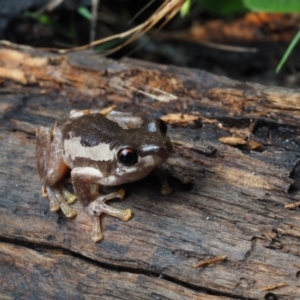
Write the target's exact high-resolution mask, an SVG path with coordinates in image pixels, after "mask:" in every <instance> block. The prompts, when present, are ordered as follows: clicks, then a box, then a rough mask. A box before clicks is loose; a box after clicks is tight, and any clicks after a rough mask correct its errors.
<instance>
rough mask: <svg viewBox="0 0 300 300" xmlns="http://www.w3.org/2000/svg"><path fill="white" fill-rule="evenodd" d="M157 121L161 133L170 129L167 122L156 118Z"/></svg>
mask: <svg viewBox="0 0 300 300" xmlns="http://www.w3.org/2000/svg"><path fill="white" fill-rule="evenodd" d="M156 122H157V124H158V127H159V129H160V131H161V133H163V134H166V133H167V129H168V127H167V124H166V122H165V121H163V120H161V119H156Z"/></svg>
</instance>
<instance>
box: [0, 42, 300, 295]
mask: <svg viewBox="0 0 300 300" xmlns="http://www.w3.org/2000/svg"><path fill="white" fill-rule="evenodd" d="M0 64H1V65H0V67H1V68H0V83H1V89H0V92H1V96H0V122H1V132H0V153H1V156H0V216H1V217H0V242H1V243H0V261H1V264H0V276H1V280H0V293H1V296H2V297H3V299H28V298H30V297H33V296H32V295H36V299H50V298H53V299H54V298H55V299H68V298H72V299H77V298H78V299H83V298H88V299H90V298H91V299H92V298H98V297H100V296H101V299H118V298H122V299H153V298H155V297H156V298H160V299H165V298H168V299H209V300H216V299H218V300H223V299H263V298H264V297H266V299H267V297H268V294H269V296H270V293H273V295H276V296H277V298H278V299H280V300H282V299H298V298H299V295H300V288H299V274H300V259H299V254H300V250H299V249H300V247H299V239H300V216H299V211H298V210H297V206H296V207H295V209H287V208H285V205H286V204H293V203H296V202H298V201H299V200H300V192H299V191H300V190H299V188H300V184H299V178H300V168H299V161H300V143H299V124H300V104H299V103H300V94H299V91H292V90H287V89H283V88H276V87H266V86H262V85H259V84H253V83H242V82H238V81H234V80H231V79H228V78H224V77H219V76H215V75H212V74H209V73H206V72H203V71H199V70H190V69H183V68H177V67H172V66H162V65H156V64H152V63H148V62H141V61H136V60H130V59H125V60H121V61H118V62H117V61H112V60H109V59H105V58H99V57H98V56H96V55H94V54H93V53H92V52H85V53H71V54H68V55H64V56H58V55H54V54H51V53H45V52H42V51H36V50H33V49H24V48H19V49H11V48H10V47H7V46H2V50H0ZM112 104H115V105H117V107H118V108H119V109H123V110H127V111H133V112H139V113H140V114H142V115H146V116H151V117H163V118H164V119H165V120H166V121H167V122H168V123H170V124H172V125H170V126H169V127H170V128H169V135H170V137H171V139H172V141H173V143H174V148H175V151H174V152H175V153H174V156H173V157H172V158H171V159H170V161H169V163H170V164H171V165H173V166H174V167H176V168H177V169H179V170H183V171H184V172H185V173H186V174H189V175H190V176H192V177H193V186H192V188H190V189H185V188H184V187H183V186H182V185H181V184H179V182H178V181H176V180H175V179H174V180H173V179H171V184H172V186H173V188H174V192H173V194H171V195H169V196H162V195H160V193H159V184H158V182H157V180H156V179H155V178H145V179H143V180H141V181H139V182H136V183H132V184H127V185H126V186H125V189H126V191H127V196H126V197H125V199H123V200H120V201H117V200H116V201H113V203H114V204H113V205H115V206H116V207H120V208H130V209H131V210H132V212H133V217H132V218H131V219H130V220H129V221H128V222H122V221H120V220H118V219H115V218H112V217H109V216H105V215H104V216H103V217H102V219H101V222H102V229H103V233H104V240H103V241H101V242H100V243H93V242H92V241H91V239H90V229H91V228H90V227H91V221H90V219H89V217H88V216H87V214H86V213H85V211H84V210H83V209H82V208H81V206H80V204H79V203H76V202H75V203H74V205H73V207H74V208H75V210H77V212H78V215H77V217H76V218H75V219H72V220H69V219H66V218H65V217H64V216H63V214H62V213H61V212H57V213H51V212H50V211H49V208H48V203H47V201H46V200H45V199H43V198H42V197H41V182H40V181H39V179H38V176H37V173H36V169H35V137H34V132H35V128H36V127H37V126H39V125H44V126H52V125H53V124H54V121H55V120H56V119H60V118H62V117H66V116H67V115H68V113H69V111H70V110H71V109H74V108H75V109H82V108H95V107H97V108H99V107H100V108H102V107H103V108H104V107H107V106H109V105H112ZM220 256H226V259H222V260H220V261H216V262H215V263H213V261H212V262H211V261H210V260H211V259H215V258H218V257H220ZM199 263H202V265H203V266H202V267H198V268H193V267H194V266H195V265H197V264H199ZM33 298H34V297H33Z"/></svg>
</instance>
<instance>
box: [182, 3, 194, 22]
mask: <svg viewBox="0 0 300 300" xmlns="http://www.w3.org/2000/svg"><path fill="white" fill-rule="evenodd" d="M191 5H192V1H191V0H186V1H185V2H184V4H183V5H182V6H181V9H180V16H181V17H182V18H184V17H185V16H186V15H187V14H188V13H189V12H190V9H191Z"/></svg>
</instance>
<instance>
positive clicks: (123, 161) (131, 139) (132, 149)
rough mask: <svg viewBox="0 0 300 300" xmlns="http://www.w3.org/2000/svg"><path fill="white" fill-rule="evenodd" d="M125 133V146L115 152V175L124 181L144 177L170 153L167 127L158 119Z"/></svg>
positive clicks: (170, 144)
mask: <svg viewBox="0 0 300 300" xmlns="http://www.w3.org/2000/svg"><path fill="white" fill-rule="evenodd" d="M126 133H127V134H126V137H127V138H126V143H125V145H124V146H121V147H120V148H119V149H118V150H117V164H118V167H117V169H116V171H117V174H116V175H118V176H122V177H125V178H126V181H134V180H138V179H141V178H143V177H145V176H146V175H147V174H148V173H149V172H151V171H152V170H153V169H154V168H155V167H156V166H158V165H159V164H161V163H162V162H164V161H166V160H167V159H168V157H169V156H170V154H171V152H172V149H173V146H172V143H171V141H170V139H169V137H168V136H167V125H166V123H165V122H164V121H162V120H160V119H154V120H148V121H147V122H146V123H145V124H144V125H143V127H141V128H134V129H128V130H126ZM122 181H123V180H122ZM124 181H125V180H124Z"/></svg>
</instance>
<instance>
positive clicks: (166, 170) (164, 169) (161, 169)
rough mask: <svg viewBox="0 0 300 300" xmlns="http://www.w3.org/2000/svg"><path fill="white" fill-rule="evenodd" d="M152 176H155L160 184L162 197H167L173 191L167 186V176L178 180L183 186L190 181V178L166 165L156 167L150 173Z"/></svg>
mask: <svg viewBox="0 0 300 300" xmlns="http://www.w3.org/2000/svg"><path fill="white" fill-rule="evenodd" d="M152 174H153V175H155V176H157V177H158V179H159V181H160V184H161V190H160V192H161V194H162V195H169V194H171V193H172V191H173V190H172V188H171V187H170V185H169V181H168V178H167V174H168V175H170V176H172V177H175V178H177V179H179V180H180V181H181V182H182V183H183V184H187V183H190V182H191V181H192V177H190V176H187V175H184V174H182V173H179V172H177V171H176V170H175V169H174V168H173V167H172V166H170V165H168V164H166V163H164V164H161V165H159V166H158V167H156V168H155V169H154V170H153V171H152Z"/></svg>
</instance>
